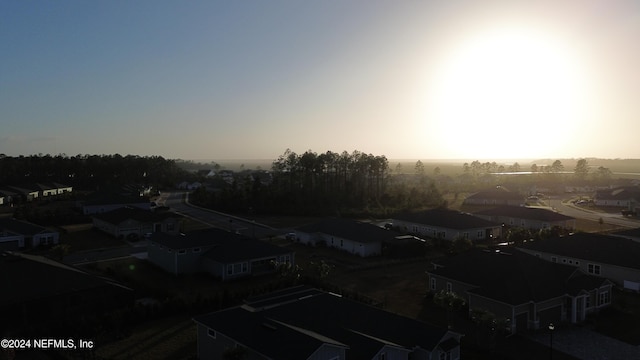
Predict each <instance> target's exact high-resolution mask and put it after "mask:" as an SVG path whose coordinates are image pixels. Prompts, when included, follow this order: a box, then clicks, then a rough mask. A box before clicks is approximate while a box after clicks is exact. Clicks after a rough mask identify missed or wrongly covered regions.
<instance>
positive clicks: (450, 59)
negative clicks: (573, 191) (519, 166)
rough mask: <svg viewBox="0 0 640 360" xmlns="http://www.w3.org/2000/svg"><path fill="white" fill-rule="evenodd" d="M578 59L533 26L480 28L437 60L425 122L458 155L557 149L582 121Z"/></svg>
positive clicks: (514, 154)
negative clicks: (487, 29) (440, 63)
mask: <svg viewBox="0 0 640 360" xmlns="http://www.w3.org/2000/svg"><path fill="white" fill-rule="evenodd" d="M578 60H579V59H578V58H577V56H573V55H572V54H571V52H570V51H569V49H568V48H566V47H563V46H562V44H561V43H560V42H559V41H557V40H556V39H555V38H554V37H552V36H550V35H549V34H544V33H541V32H536V31H533V30H531V29H526V28H508V29H493V30H489V31H485V32H481V33H477V34H475V35H474V36H472V37H470V38H468V39H467V41H466V42H463V43H462V44H459V46H458V47H456V48H455V50H454V51H452V52H451V54H449V56H447V57H446V59H445V61H444V64H443V65H441V66H440V68H439V71H438V73H437V80H436V81H435V82H434V85H435V88H432V92H431V94H433V95H432V97H431V99H430V101H429V102H430V105H429V110H428V113H429V115H428V118H429V119H428V120H427V122H428V123H430V124H431V125H430V126H431V129H433V126H434V125H435V126H436V131H437V133H438V138H439V139H440V140H441V141H442V142H443V144H442V145H443V146H444V147H445V148H447V149H448V153H450V154H452V156H453V157H463V158H468V157H476V158H528V157H536V156H543V155H553V154H554V153H557V152H558V151H559V150H561V149H562V146H563V143H562V139H563V137H565V136H566V135H567V133H568V132H569V131H570V130H571V129H572V128H574V127H576V126H578V125H579V122H580V118H581V108H582V107H583V106H584V104H581V102H582V101H584V100H583V99H584V96H583V94H582V91H583V87H584V85H583V84H582V83H581V82H582V81H583V79H582V77H581V76H580V68H579V66H580V62H579V61H578ZM434 123H435V124H434Z"/></svg>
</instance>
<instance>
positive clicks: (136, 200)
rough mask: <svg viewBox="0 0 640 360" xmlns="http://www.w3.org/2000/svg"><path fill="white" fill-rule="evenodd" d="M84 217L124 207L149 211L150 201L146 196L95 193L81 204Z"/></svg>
mask: <svg viewBox="0 0 640 360" xmlns="http://www.w3.org/2000/svg"><path fill="white" fill-rule="evenodd" d="M81 206H82V213H83V214H85V215H94V214H101V213H105V212H109V211H113V210H116V209H120V208H124V207H134V208H139V209H142V210H147V211H149V210H151V201H149V198H148V197H146V196H137V195H126V194H121V193H115V192H105V193H102V192H96V193H95V194H93V195H92V196H90V197H89V198H88V199H87V200H85V201H84V202H82V203H81Z"/></svg>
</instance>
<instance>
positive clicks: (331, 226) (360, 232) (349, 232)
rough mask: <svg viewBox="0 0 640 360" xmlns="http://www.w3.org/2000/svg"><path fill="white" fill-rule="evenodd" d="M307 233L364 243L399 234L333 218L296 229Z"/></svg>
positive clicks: (384, 239) (382, 239)
mask: <svg viewBox="0 0 640 360" xmlns="http://www.w3.org/2000/svg"><path fill="white" fill-rule="evenodd" d="M296 230H297V231H301V232H305V233H310V234H313V233H323V234H327V235H333V236H339V237H342V238H345V239H349V240H354V241H358V242H363V243H365V242H366V243H372V242H383V241H387V240H392V239H393V238H394V237H395V236H397V235H398V234H397V233H395V232H391V231H389V230H386V229H382V228H380V227H378V226H376V225H373V224H369V223H365V222H360V221H356V220H351V219H342V218H331V219H325V220H323V221H320V222H317V223H313V224H309V225H303V226H300V227H298V228H296Z"/></svg>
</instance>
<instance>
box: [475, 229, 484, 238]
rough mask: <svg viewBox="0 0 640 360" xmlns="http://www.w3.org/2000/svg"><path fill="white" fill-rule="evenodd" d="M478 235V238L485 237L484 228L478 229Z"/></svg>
mask: <svg viewBox="0 0 640 360" xmlns="http://www.w3.org/2000/svg"><path fill="white" fill-rule="evenodd" d="M476 235H477V236H478V239H482V238H483V237H484V231H482V230H478V232H477V233H476Z"/></svg>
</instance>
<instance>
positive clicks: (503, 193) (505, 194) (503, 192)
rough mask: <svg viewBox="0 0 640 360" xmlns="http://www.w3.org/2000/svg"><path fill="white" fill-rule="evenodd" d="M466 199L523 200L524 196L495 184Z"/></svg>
mask: <svg viewBox="0 0 640 360" xmlns="http://www.w3.org/2000/svg"><path fill="white" fill-rule="evenodd" d="M467 199H496V200H524V196H522V195H520V194H518V193H514V192H511V191H509V190H508V189H507V188H505V187H504V186H497V187H495V188H492V189H489V190H485V191H479V192H477V193H475V194H472V195H469V196H468V197H467Z"/></svg>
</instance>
